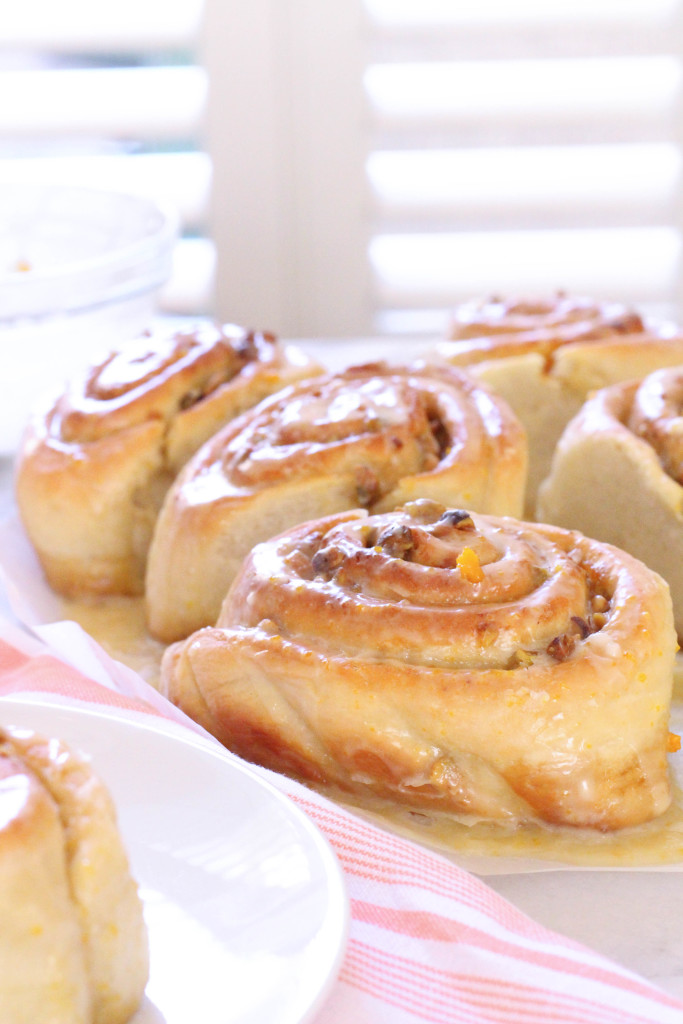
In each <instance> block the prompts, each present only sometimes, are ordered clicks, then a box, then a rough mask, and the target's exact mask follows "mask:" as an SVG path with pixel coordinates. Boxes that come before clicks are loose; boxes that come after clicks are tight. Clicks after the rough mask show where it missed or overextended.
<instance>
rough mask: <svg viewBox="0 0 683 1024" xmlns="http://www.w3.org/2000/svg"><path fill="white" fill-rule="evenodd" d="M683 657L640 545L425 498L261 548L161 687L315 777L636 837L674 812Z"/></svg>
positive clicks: (170, 659)
mask: <svg viewBox="0 0 683 1024" xmlns="http://www.w3.org/2000/svg"><path fill="white" fill-rule="evenodd" d="M675 651H676V637H675V633H674V631H673V626H672V613H671V601H670V597H669V594H668V591H667V588H666V586H665V585H664V583H663V581H662V580H661V579H660V578H659V577H658V576H657V575H656V574H654V573H652V572H650V571H649V570H648V569H646V567H645V566H644V565H642V564H641V563H640V562H638V561H636V560H635V559H632V558H631V557H630V556H629V555H627V554H625V553H624V552H622V551H619V550H618V549H616V548H613V547H611V546H610V545H604V544H598V543H597V542H595V541H593V540H590V539H588V538H586V537H584V536H583V535H581V534H578V533H576V532H571V531H565V530H561V529H558V528H555V527H551V526H545V525H540V524H530V523H521V522H519V521H517V520H515V519H512V518H510V517H495V516H488V515H482V514H477V513H470V512H468V511H465V510H459V509H454V508H445V507H444V506H443V505H440V504H439V503H437V502H434V501H431V500H418V501H415V502H410V503H408V504H407V505H406V506H404V507H403V508H401V509H397V510H394V511H393V512H388V513H380V514H377V515H368V514H367V513H366V512H365V511H363V510H354V511H351V512H348V513H342V514H338V515H336V516H329V517H326V518H324V519H318V520H312V521H310V522H308V523H303V524H300V525H299V526H297V527H295V528H293V529H291V530H289V531H286V532H285V533H283V534H281V535H280V536H279V537H277V538H273V539H272V540H270V541H267V542H264V543H262V544H260V545H258V546H257V547H256V548H255V549H254V550H253V551H252V553H251V555H250V556H249V557H248V558H247V559H246V561H245V562H244V565H243V567H242V570H241V572H240V574H239V576H238V577H237V579H236V580H235V582H234V584H233V586H232V588H231V590H230V591H229V593H228V595H227V596H226V599H225V601H224V604H223V607H222V609H221V613H220V616H219V618H218V621H217V624H216V626H214V627H206V628H204V629H201V630H198V631H197V632H196V633H194V634H193V635H192V636H190V637H189V638H187V639H186V640H184V641H182V642H179V643H177V644H174V645H172V646H171V647H169V649H168V650H167V652H166V655H165V657H164V662H163V665H162V681H161V687H162V691H163V692H164V693H165V694H166V695H167V696H168V697H169V698H170V699H171V700H172V701H173V702H174V703H176V704H177V705H179V706H180V707H182V708H183V709H184V710H185V711H186V712H187V713H188V714H189V715H190V716H191V717H193V718H195V719H196V720H197V721H198V722H200V723H201V724H202V725H203V726H204V727H205V728H207V729H208V730H209V731H210V732H212V733H213V734H214V735H215V736H217V737H218V739H220V740H221V742H223V743H224V744H225V745H226V746H228V747H229V748H231V749H233V750H234V751H236V752H237V753H238V754H240V755H241V756H243V757H246V758H248V759H250V760H252V761H256V762H258V763H262V764H264V765H266V766H268V767H271V768H274V769H275V770H278V771H283V772H285V773H289V774H293V775H295V776H297V777H299V778H302V779H304V780H308V781H309V782H314V783H316V784H320V785H324V786H331V787H335V786H336V787H341V789H342V790H344V791H346V792H353V793H359V792H366V793H367V792H371V793H372V794H374V795H376V796H380V797H383V798H389V799H391V800H393V801H396V802H398V803H400V804H404V805H408V806H411V807H417V808H424V809H432V810H433V809H439V810H441V811H443V812H446V813H448V814H452V815H458V816H463V817H464V818H468V817H470V818H471V817H475V818H476V817H485V818H494V819H501V820H506V821H523V820H537V821H544V822H550V823H555V824H566V825H577V826H585V827H592V828H597V829H616V828H620V827H623V826H626V825H632V824H636V823H639V822H642V821H646V820H649V819H650V818H652V817H655V816H657V815H658V814H660V813H661V812H663V811H664V810H665V808H666V807H667V806H668V804H669V802H670V800H671V791H670V784H669V776H668V764H667V745H668V739H669V733H668V721H669V707H670V700H671V688H672V678H673V663H674V657H675Z"/></svg>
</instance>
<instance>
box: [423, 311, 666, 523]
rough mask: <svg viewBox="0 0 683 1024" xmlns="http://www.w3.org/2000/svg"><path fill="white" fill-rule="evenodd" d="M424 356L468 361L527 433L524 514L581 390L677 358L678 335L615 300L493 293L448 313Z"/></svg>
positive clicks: (530, 513)
mask: <svg viewBox="0 0 683 1024" xmlns="http://www.w3.org/2000/svg"><path fill="white" fill-rule="evenodd" d="M431 356H432V357H435V358H438V359H444V360H445V361H446V362H448V363H450V364H452V365H455V366H467V367H468V372H471V373H472V374H473V375H474V376H475V377H476V378H477V379H479V380H482V381H484V382H485V383H487V384H488V385H489V386H490V387H492V388H493V389H494V390H495V391H496V392H497V393H498V394H500V395H502V396H503V398H505V400H506V401H507V402H508V403H509V404H510V406H511V407H512V409H513V410H514V412H515V413H516V415H517V416H518V417H519V419H520V420H521V422H522V424H523V425H524V427H525V429H526V431H527V434H528V437H529V478H528V494H527V502H526V507H525V515H526V516H527V517H529V518H530V517H532V516H533V514H534V509H535V504H536V496H537V492H538V487H539V486H540V484H541V482H542V481H543V480H544V479H545V477H546V476H547V475H548V472H549V470H550V462H551V459H552V454H553V451H554V448H555V445H556V443H557V441H558V439H559V437H560V434H561V433H562V431H563V430H564V427H565V426H566V425H567V423H568V422H569V420H570V419H571V418H572V417H573V416H575V415H576V413H577V412H578V411H579V409H580V408H581V406H582V404H583V402H584V401H585V400H586V398H587V396H588V394H589V393H590V392H591V391H593V390H595V389H597V388H601V387H605V386H607V385H609V384H613V383H616V382H618V381H623V380H629V379H632V378H636V377H642V376H645V375H646V374H648V373H650V372H651V371H652V370H655V369H658V368H660V367H664V366H670V365H672V364H674V363H678V362H681V361H683V332H681V331H680V329H679V328H678V327H675V326H673V325H671V324H659V323H652V322H649V321H646V320H645V319H643V317H642V316H641V315H640V314H639V313H638V312H637V311H635V310H633V309H629V308H628V307H626V306H623V305H621V304H620V303H614V302H611V303H608V302H597V301H595V300H594V299H591V298H585V297H582V296H570V295H566V294H565V293H562V292H560V293H558V294H557V295H554V296H550V297H549V298H539V299H520V298H509V299H502V298H493V299H488V300H483V301H474V302H470V303H464V304H463V305H462V306H460V307H458V308H457V309H456V310H454V312H453V315H452V318H451V322H450V327H449V337H448V340H445V341H443V342H441V343H440V344H438V345H437V346H436V348H435V349H434V351H433V353H431Z"/></svg>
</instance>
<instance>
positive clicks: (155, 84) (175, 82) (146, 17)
mask: <svg viewBox="0 0 683 1024" xmlns="http://www.w3.org/2000/svg"><path fill="white" fill-rule="evenodd" d="M202 13H203V3H202V0H173V2H171V3H169V2H167V0H116V3H113V4H110V3H108V4H104V3H101V2H99V0H58V2H55V0H22V3H21V4H17V5H14V4H12V5H9V6H8V7H7V8H6V9H4V10H3V14H2V18H1V19H0V181H17V180H19V181H50V182H57V183H61V182H71V183H73V182H76V183H80V184H85V185H91V186H94V187H101V188H112V189H122V190H125V191H131V192H134V193H136V194H143V195H150V196H152V197H153V198H154V199H156V200H157V201H160V202H162V203H163V204H165V205H170V206H172V207H173V208H174V209H175V210H176V211H177V212H178V214H179V218H180V223H181V233H182V235H181V240H180V242H179V244H178V246H177V248H176V254H175V264H174V271H173V275H172V279H171V281H170V282H169V284H168V286H167V287H166V289H165V290H164V293H163V296H162V304H163V306H164V308H165V309H166V310H167V311H169V312H173V313H180V314H184V313H190V314H194V313H197V312H202V311H204V310H206V309H208V307H209V305H210V303H211V301H212V289H213V266H214V250H213V244H212V241H211V239H210V225H209V222H208V210H209V198H210V188H211V164H210V157H209V155H208V154H207V153H206V152H205V150H204V148H203V138H202V132H203V119H204V114H205V107H206V97H207V89H208V83H207V77H206V72H205V70H204V68H203V67H202V66H201V62H200V56H199V41H200V38H201V31H200V30H201V18H202Z"/></svg>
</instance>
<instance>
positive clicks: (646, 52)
mask: <svg viewBox="0 0 683 1024" xmlns="http://www.w3.org/2000/svg"><path fill="white" fill-rule="evenodd" d="M365 8H366V11H367V16H368V30H369V35H370V42H369V54H368V62H367V66H366V70H365V87H366V95H367V102H368V111H369V124H370V137H369V146H368V158H367V165H366V166H367V173H368V186H369V192H370V202H369V209H370V214H369V223H370V229H369V235H368V254H369V262H370V273H371V280H372V294H373V307H374V314H375V322H376V324H377V326H378V328H379V329H381V330H384V331H387V332H398V333H401V332H406V331H417V332H420V331H431V330H439V329H440V328H441V325H442V324H443V323H444V317H445V314H446V312H447V310H448V308H449V307H450V306H452V305H453V304H454V303H455V302H457V301H459V300H462V299H466V298H469V297H471V296H473V295H479V294H490V293H492V292H498V293H503V294H505V293H516V294H519V293H520V292H521V293H526V294H529V293H532V294H538V293H539V292H543V291H546V292H547V291H552V290H554V289H556V288H564V289H566V290H569V291H575V292H582V293H590V294H592V295H596V296H598V297H605V298H613V299H621V300H624V301H627V302H633V303H636V304H638V305H639V306H640V307H641V308H646V309H649V310H651V311H653V312H657V313H661V314H664V315H673V316H679V315H680V310H681V266H680V262H681V210H680V199H679V195H680V186H681V127H680V109H681V108H680V103H681V95H682V90H681V86H682V72H681V45H680V43H681V4H680V3H679V2H671V0H670V2H664V0H661V2H660V0H568V2H565V0H556V2H555V3H554V4H552V5H551V4H547V3H542V2H540V0H518V2H517V3H515V4H514V5H512V4H508V3H507V2H506V0H480V2H478V3H476V4H472V3H466V2H463V0H365Z"/></svg>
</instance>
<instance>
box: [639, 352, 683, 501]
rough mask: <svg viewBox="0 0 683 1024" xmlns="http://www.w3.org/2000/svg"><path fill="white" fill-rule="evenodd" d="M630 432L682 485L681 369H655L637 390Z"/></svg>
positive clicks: (682, 383) (682, 388)
mask: <svg viewBox="0 0 683 1024" xmlns="http://www.w3.org/2000/svg"><path fill="white" fill-rule="evenodd" d="M628 424H629V427H630V429H631V430H632V431H633V432H634V434H637V435H638V436H639V437H642V438H644V439H645V440H646V441H647V443H648V444H649V445H651V446H652V448H654V449H655V451H656V452H657V454H658V456H659V459H660V461H661V463H662V465H663V467H664V469H665V470H666V472H667V473H668V474H669V476H670V477H672V478H673V479H674V480H676V481H677V482H678V483H679V484H683V370H682V369H681V368H680V367H672V368H669V369H664V370H658V371H656V372H655V373H651V374H650V375H649V376H648V377H646V378H645V379H644V380H643V381H642V382H641V384H640V385H639V387H638V388H637V390H636V392H635V394H634V396H633V402H632V405H631V412H630V415H629V421H628Z"/></svg>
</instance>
